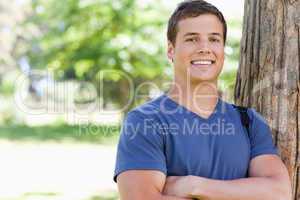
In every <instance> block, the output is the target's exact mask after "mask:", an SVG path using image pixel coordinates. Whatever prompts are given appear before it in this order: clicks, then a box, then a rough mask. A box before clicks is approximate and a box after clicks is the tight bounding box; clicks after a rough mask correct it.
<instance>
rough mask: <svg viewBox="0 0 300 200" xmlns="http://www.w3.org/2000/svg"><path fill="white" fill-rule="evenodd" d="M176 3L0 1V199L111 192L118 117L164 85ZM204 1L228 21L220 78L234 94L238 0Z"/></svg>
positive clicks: (63, 199) (67, 199) (61, 198)
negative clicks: (168, 36) (169, 28)
mask: <svg viewBox="0 0 300 200" xmlns="http://www.w3.org/2000/svg"><path fill="white" fill-rule="evenodd" d="M178 2H179V1H178V0H172V1H171V0H161V1H159V0H113V1H112V0H65V1H59V0H0V83H1V84H0V166H1V167H0V200H50V199H51V200H100V199H101V200H115V199H118V194H117V188H116V184H114V182H113V181H112V176H113V170H114V163H115V154H116V144H117V141H118V135H119V130H120V124H121V122H122V118H123V116H124V114H126V112H127V111H128V110H130V109H131V108H133V107H135V106H136V105H138V104H141V103H143V102H145V101H146V100H149V99H151V98H154V97H156V96H157V95H159V94H160V93H161V92H162V91H165V90H166V89H168V84H167V83H168V82H170V81H171V79H172V67H171V65H170V63H169V62H168V60H167V57H166V44H167V42H166V24H167V20H168V17H169V16H170V14H171V12H172V10H173V9H174V8H175V7H176V4H177V3H178ZM209 2H212V3H213V4H214V5H216V6H217V7H218V8H219V9H220V10H221V11H222V12H223V13H224V15H225V17H226V19H227V22H228V26H229V33H228V42H227V45H226V49H225V51H226V62H225V65H224V70H223V73H222V75H221V80H220V82H219V86H220V90H222V92H223V98H224V99H226V100H228V101H232V99H233V88H234V84H235V75H236V70H237V68H238V62H239V43H240V39H241V35H242V18H243V1H242V0H211V1H209ZM131 87H133V88H134V90H133V89H130V88H131ZM131 92H134V93H131ZM132 95H134V98H133V99H131V97H132Z"/></svg>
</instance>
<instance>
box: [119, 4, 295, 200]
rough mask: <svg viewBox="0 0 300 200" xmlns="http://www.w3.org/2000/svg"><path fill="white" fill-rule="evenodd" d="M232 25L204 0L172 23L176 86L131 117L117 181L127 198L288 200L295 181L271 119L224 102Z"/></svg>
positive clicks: (170, 44)
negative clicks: (222, 82)
mask: <svg viewBox="0 0 300 200" xmlns="http://www.w3.org/2000/svg"><path fill="white" fill-rule="evenodd" d="M226 32H227V27H226V22H225V20H224V17H223V15H222V13H221V12H220V11H219V10H218V9H217V8H215V7H214V6H213V5H211V4H209V3H207V2H205V1H202V0H189V1H184V2H182V3H181V4H179V6H178V7H177V9H176V10H175V12H174V13H173V15H172V16H171V18H170V20H169V25H168V58H169V59H170V60H171V61H172V62H173V65H174V71H175V73H174V74H175V76H174V84H173V86H172V87H171V88H170V90H169V92H168V93H167V94H164V95H162V96H160V97H158V98H156V99H154V100H152V101H150V102H148V103H146V104H144V105H141V106H139V107H138V108H135V109H134V110H132V111H130V112H129V113H128V115H127V117H126V119H125V121H124V124H123V127H122V133H121V136H120V141H119V145H118V153H117V162H116V169H115V176H114V180H115V181H117V183H118V188H119V192H120V197H121V200H140V199H143V200H148V199H149V200H150V199H151V200H183V199H203V200H209V199H213V200H241V199H242V200H262V199H263V200H289V199H290V198H291V190H290V181H289V176H288V173H287V170H286V168H285V166H284V164H283V162H282V161H281V159H280V158H279V157H278V155H277V149H276V147H275V146H274V145H273V142H272V137H271V132H270V129H269V127H268V125H267V124H266V122H265V120H264V119H263V118H262V117H261V116H260V115H259V114H258V113H257V112H256V111H254V110H253V109H248V113H247V114H248V116H249V118H250V126H249V135H248V134H247V132H248V131H247V129H246V128H245V127H244V126H243V125H242V123H241V118H240V114H239V112H238V110H237V109H236V108H235V107H234V106H233V105H231V104H229V103H226V102H225V101H223V100H221V99H220V98H219V96H218V91H217V80H218V76H219V74H220V72H221V70H222V67H223V63H224V45H225V42H226Z"/></svg>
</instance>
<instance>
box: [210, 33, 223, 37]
mask: <svg viewBox="0 0 300 200" xmlns="http://www.w3.org/2000/svg"><path fill="white" fill-rule="evenodd" d="M209 35H216V36H220V37H222V34H220V33H210V34H209Z"/></svg>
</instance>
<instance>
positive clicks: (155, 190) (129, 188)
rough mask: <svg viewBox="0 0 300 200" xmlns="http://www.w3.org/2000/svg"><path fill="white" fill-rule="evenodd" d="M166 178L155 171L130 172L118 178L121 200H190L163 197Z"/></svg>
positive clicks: (186, 199) (169, 196)
mask: <svg viewBox="0 0 300 200" xmlns="http://www.w3.org/2000/svg"><path fill="white" fill-rule="evenodd" d="M165 181H166V176H165V174H163V173H162V172H160V171H154V170H129V171H125V172H123V173H121V174H120V175H119V176H118V177H117V183H118V190H119V194H120V200H141V199H143V200H189V199H188V198H180V197H176V196H171V195H163V194H162V190H163V187H164V185H165Z"/></svg>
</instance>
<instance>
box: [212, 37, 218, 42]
mask: <svg viewBox="0 0 300 200" xmlns="http://www.w3.org/2000/svg"><path fill="white" fill-rule="evenodd" d="M210 41H211V42H220V39H218V38H210Z"/></svg>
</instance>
